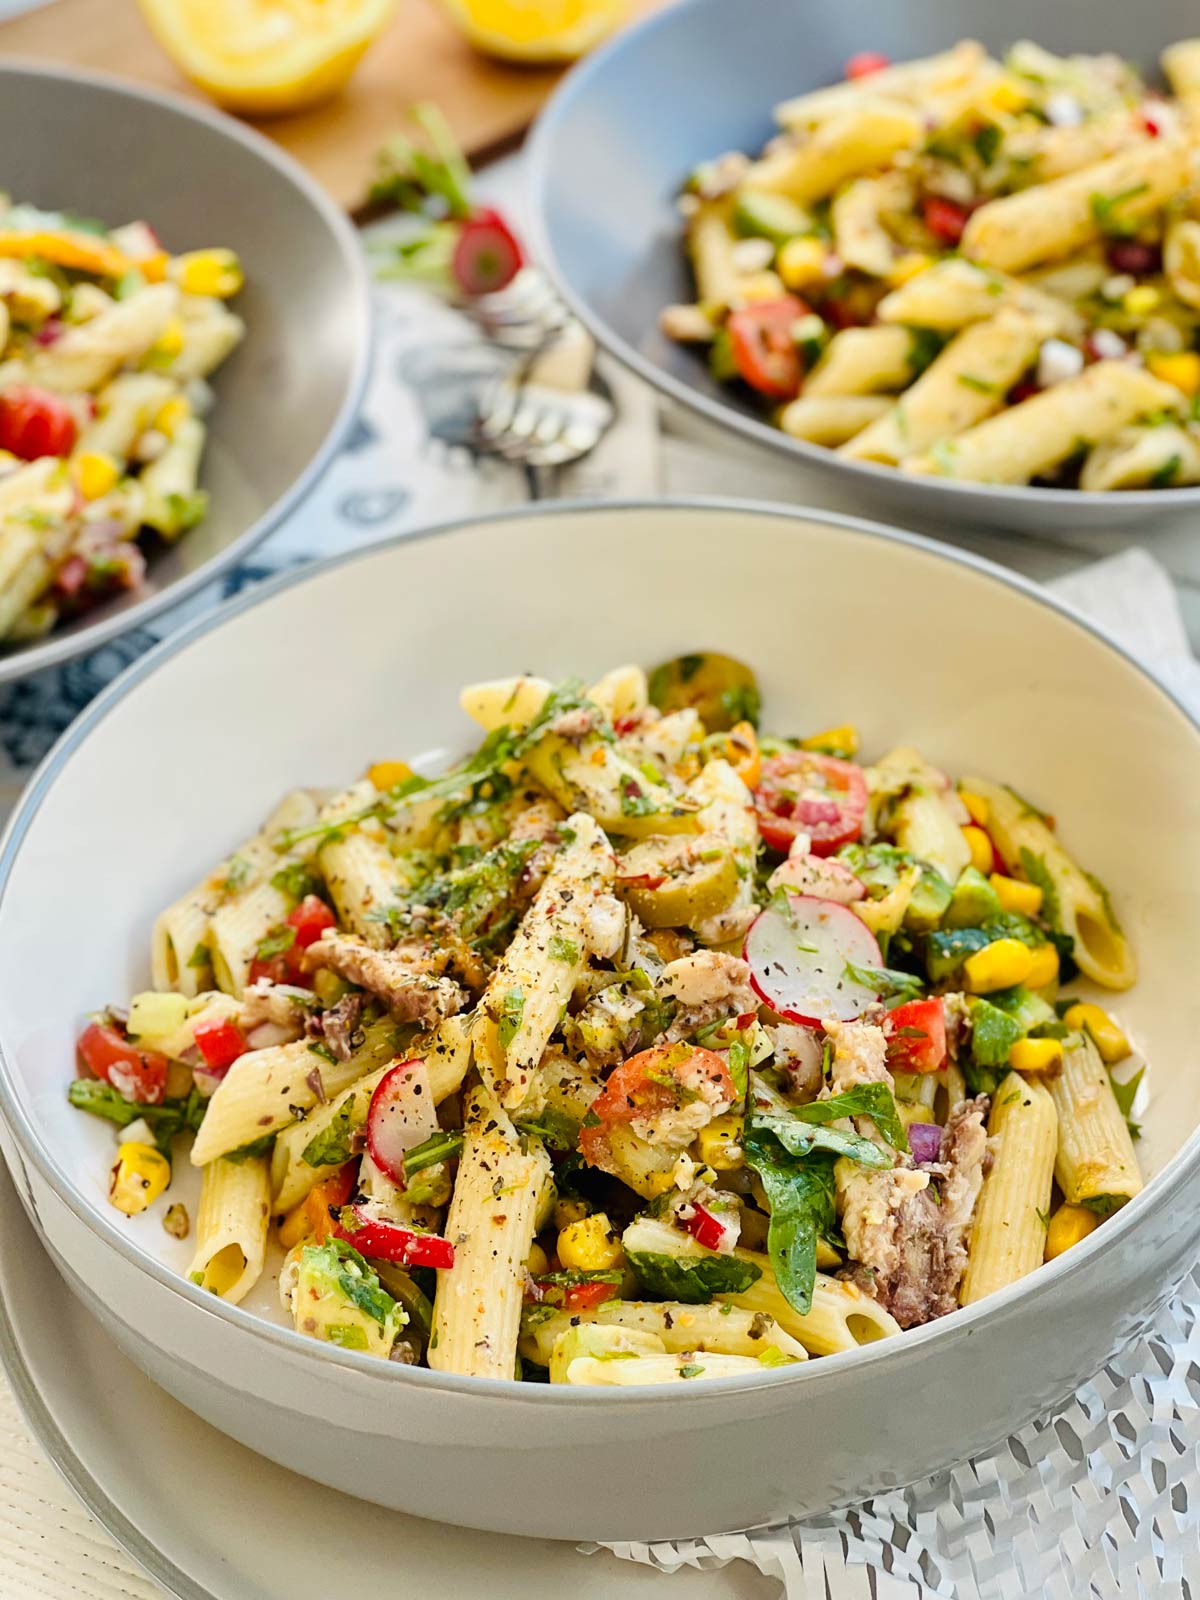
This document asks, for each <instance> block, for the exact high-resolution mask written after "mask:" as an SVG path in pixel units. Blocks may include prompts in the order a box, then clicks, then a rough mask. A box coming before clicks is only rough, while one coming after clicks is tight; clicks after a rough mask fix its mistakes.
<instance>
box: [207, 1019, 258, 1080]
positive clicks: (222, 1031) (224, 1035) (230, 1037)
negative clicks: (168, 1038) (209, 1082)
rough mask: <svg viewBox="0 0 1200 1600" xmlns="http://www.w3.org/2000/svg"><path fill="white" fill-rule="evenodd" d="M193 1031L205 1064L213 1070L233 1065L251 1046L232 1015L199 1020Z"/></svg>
mask: <svg viewBox="0 0 1200 1600" xmlns="http://www.w3.org/2000/svg"><path fill="white" fill-rule="evenodd" d="M193 1031H194V1036H195V1040H196V1045H197V1048H198V1049H199V1051H200V1054H201V1055H202V1056H203V1057H204V1064H205V1066H207V1067H208V1068H209V1069H210V1070H211V1071H213V1072H222V1071H224V1069H225V1068H226V1067H231V1066H232V1065H233V1063H234V1062H235V1061H236V1060H237V1058H238V1057H239V1056H244V1055H245V1054H246V1051H247V1050H249V1048H250V1046H249V1045H248V1044H247V1043H246V1040H245V1038H244V1037H243V1035H242V1030H241V1029H240V1028H239V1027H238V1025H237V1023H236V1022H234V1020H233V1018H232V1017H213V1018H212V1019H211V1021H208V1022H198V1023H197V1024H196V1026H195V1029H194V1030H193Z"/></svg>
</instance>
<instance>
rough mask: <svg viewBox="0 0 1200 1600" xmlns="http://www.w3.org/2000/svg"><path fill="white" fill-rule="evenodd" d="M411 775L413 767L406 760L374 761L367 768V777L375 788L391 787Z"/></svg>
mask: <svg viewBox="0 0 1200 1600" xmlns="http://www.w3.org/2000/svg"><path fill="white" fill-rule="evenodd" d="M412 775H413V769H412V768H411V767H410V766H409V764H408V762H407V761H376V762H375V763H374V764H373V765H372V766H370V767H368V768H367V777H368V778H370V780H371V782H372V783H373V784H374V785H375V787H376V788H377V789H391V788H393V787H394V786H395V785H396V784H398V783H403V782H404V781H405V779H406V778H411V777H412Z"/></svg>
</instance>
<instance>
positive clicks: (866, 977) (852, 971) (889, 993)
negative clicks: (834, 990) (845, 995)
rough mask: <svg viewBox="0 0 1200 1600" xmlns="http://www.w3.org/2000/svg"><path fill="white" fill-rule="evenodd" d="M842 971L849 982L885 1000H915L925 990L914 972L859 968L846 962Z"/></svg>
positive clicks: (850, 962)
mask: <svg viewBox="0 0 1200 1600" xmlns="http://www.w3.org/2000/svg"><path fill="white" fill-rule="evenodd" d="M842 971H843V972H844V973H845V976H846V978H847V979H848V980H849V982H851V983H861V984H862V985H863V986H864V987H865V988H867V989H874V991H875V993H876V994H877V995H880V996H881V997H882V998H883V999H885V1000H887V999H894V1000H915V999H917V998H918V997H919V996H920V995H921V994H923V993H924V990H925V985H924V983H923V982H922V981H921V979H920V978H918V977H917V975H916V973H915V972H901V971H900V970H899V969H898V968H896V967H859V966H856V965H855V963H854V962H853V961H847V962H846V964H845V966H844V967H843V968H842Z"/></svg>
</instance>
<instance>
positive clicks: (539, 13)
mask: <svg viewBox="0 0 1200 1600" xmlns="http://www.w3.org/2000/svg"><path fill="white" fill-rule="evenodd" d="M442 4H443V5H444V6H445V8H446V10H447V11H448V12H449V13H450V15H451V17H453V19H454V21H455V22H456V23H457V24H458V27H459V28H460V29H461V30H462V32H463V33H464V34H465V35H466V37H467V38H468V39H469V40H470V41H471V43H472V44H473V45H474V46H475V47H476V49H478V50H483V51H485V52H486V53H487V54H488V55H493V56H504V57H506V58H507V59H508V60H511V61H573V60H574V59H575V58H576V56H581V55H583V54H584V52H585V51H587V50H590V49H591V48H592V46H593V45H595V44H599V42H600V40H601V39H603V38H604V36H605V35H606V34H609V33H611V32H612V31H613V29H614V28H615V27H617V25H618V24H619V23H620V22H621V21H622V20H623V19H624V17H625V14H626V12H627V10H628V0H442Z"/></svg>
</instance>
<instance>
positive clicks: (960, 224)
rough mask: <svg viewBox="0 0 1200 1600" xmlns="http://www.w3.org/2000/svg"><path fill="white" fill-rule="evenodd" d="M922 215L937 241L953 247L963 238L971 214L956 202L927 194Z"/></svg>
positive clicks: (923, 202)
mask: <svg viewBox="0 0 1200 1600" xmlns="http://www.w3.org/2000/svg"><path fill="white" fill-rule="evenodd" d="M921 215H922V217H924V219H925V226H926V227H927V228H928V229H929V231H930V233H931V234H933V236H934V238H935V239H938V240H940V241H941V242H942V244H946V245H951V246H953V245H957V244H958V242H959V240H960V239H961V238H962V236H963V229H964V228H965V227H966V225H967V218H968V217H969V216H970V215H971V213H970V211H969V210H968V209H967V207H966V206H960V205H959V204H958V203H957V202H956V201H954V200H945V199H943V198H942V196H941V195H940V194H927V195H926V196H925V198H924V199H923V200H922V201H921Z"/></svg>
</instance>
